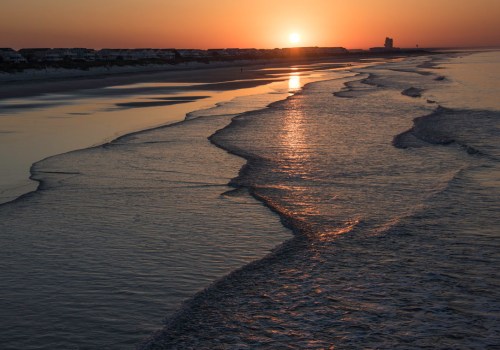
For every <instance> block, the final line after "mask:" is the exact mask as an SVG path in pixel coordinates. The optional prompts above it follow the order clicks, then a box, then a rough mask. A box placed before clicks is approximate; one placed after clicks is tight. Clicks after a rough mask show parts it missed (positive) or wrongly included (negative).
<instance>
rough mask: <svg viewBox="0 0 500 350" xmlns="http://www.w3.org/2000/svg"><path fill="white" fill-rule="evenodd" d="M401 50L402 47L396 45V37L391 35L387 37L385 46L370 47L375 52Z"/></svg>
mask: <svg viewBox="0 0 500 350" xmlns="http://www.w3.org/2000/svg"><path fill="white" fill-rule="evenodd" d="M400 50H401V49H400V48H398V47H394V39H392V38H389V37H387V38H385V43H384V46H383V47H372V48H370V52H375V53H384V52H394V51H400Z"/></svg>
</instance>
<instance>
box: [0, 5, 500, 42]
mask: <svg viewBox="0 0 500 350" xmlns="http://www.w3.org/2000/svg"><path fill="white" fill-rule="evenodd" d="M499 17H500V1H498V0H476V1H470V0H421V1H418V2H406V1H401V0H377V1H373V0H358V1H352V2H351V1H345V0H309V1H307V2H305V1H303V0H287V1H282V0H239V1H233V0H217V1H208V0H183V1H165V0H141V1H137V0H85V1H68V0H23V1H19V0H0V33H1V36H0V47H13V48H23V47H89V48H104V47H110V48H119V47H123V48H127V47H164V48H167V47H175V48H201V49H206V48H217V47H221V48H227V47H240V48H243V47H256V48H275V47H288V46H291V43H290V42H289V40H288V38H289V36H290V34H291V33H298V34H299V35H300V37H301V41H300V46H344V47H347V48H367V47H371V46H380V45H381V44H382V43H383V39H384V38H385V37H386V36H391V37H394V39H395V45H396V46H400V47H415V45H417V44H418V45H419V46H420V47H482V46H500V21H499V20H498V18H499Z"/></svg>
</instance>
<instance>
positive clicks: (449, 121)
mask: <svg viewBox="0 0 500 350" xmlns="http://www.w3.org/2000/svg"><path fill="white" fill-rule="evenodd" d="M499 120H500V112H493V111H489V110H461V109H451V108H445V107H442V106H439V107H438V108H437V109H436V110H435V111H434V112H433V113H431V114H429V115H426V116H422V117H418V118H415V119H414V120H413V127H412V128H411V129H409V130H407V131H405V132H403V133H401V134H399V135H396V136H395V137H394V139H393V141H392V143H393V145H394V146H395V147H397V148H402V149H405V148H415V147H423V146H428V145H443V146H444V145H451V144H456V145H458V146H459V147H460V148H461V149H463V150H465V151H466V152H467V153H468V154H471V155H479V156H484V157H489V158H492V159H499V158H498V155H499V150H498V145H495V137H498V129H497V128H496V127H495V124H496V123H497V122H498V121H499Z"/></svg>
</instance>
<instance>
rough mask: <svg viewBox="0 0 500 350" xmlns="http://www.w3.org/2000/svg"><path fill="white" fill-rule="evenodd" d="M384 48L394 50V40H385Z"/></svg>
mask: <svg viewBox="0 0 500 350" xmlns="http://www.w3.org/2000/svg"><path fill="white" fill-rule="evenodd" d="M384 47H385V48H386V49H388V50H392V49H393V48H394V40H393V39H392V38H389V37H387V38H385V44H384Z"/></svg>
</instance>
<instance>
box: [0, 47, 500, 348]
mask: <svg viewBox="0 0 500 350" xmlns="http://www.w3.org/2000/svg"><path fill="white" fill-rule="evenodd" d="M499 58H500V53H499V52H494V51H493V52H479V53H462V54H456V53H444V54H440V55H431V56H420V57H409V58H406V59H400V60H391V61H380V62H372V63H371V64H367V65H365V66H353V67H348V68H345V69H333V70H326V71H325V70H323V71H322V72H321V74H318V75H315V74H309V75H303V74H301V73H300V72H297V73H294V72H291V73H290V76H289V79H288V81H285V82H276V83H273V84H274V85H272V86H271V87H270V88H269V89H268V90H267V91H265V92H260V93H258V94H255V95H248V96H240V97H237V98H234V99H232V100H230V101H228V102H226V103H219V104H217V105H216V106H215V107H212V108H208V109H202V110H198V111H194V112H192V113H189V115H188V117H187V118H186V121H184V122H180V123H177V124H173V125H170V126H166V127H160V128H155V129H151V130H148V131H145V132H139V133H134V134H129V135H126V136H123V137H121V138H118V139H116V140H114V141H112V142H110V143H107V144H104V145H103V146H96V147H93V148H87V149H82V150H78V151H74V152H69V153H65V154H62V155H58V156H54V157H50V158H47V159H45V160H43V161H40V162H38V163H35V164H34V166H33V167H32V170H31V172H32V177H33V178H34V179H35V180H37V181H39V182H40V187H39V189H38V190H37V191H36V192H32V193H30V194H28V195H25V196H23V197H22V198H20V199H18V200H15V201H13V202H10V203H7V204H4V205H2V206H0V218H1V220H0V264H1V265H2V266H1V269H0V271H1V272H0V274H1V280H2V284H1V286H0V295H1V309H2V313H1V315H0V325H1V326H2V335H1V336H0V342H1V344H2V348H3V349H19V348H23V349H123V348H134V347H136V346H138V347H139V348H142V349H162V348H164V349H257V348H258V349H277V348H283V349H329V348H330V349H333V348H338V349H359V348H383V349H385V348H405V349H412V348H413V349H422V348H432V349H449V348H453V349H494V348H496V347H497V346H498V344H500V326H499V322H498V318H499V316H500V302H499V301H500V295H499V294H500V292H499V291H500V288H499V278H498V277H499V276H498V272H497V270H498V268H497V267H498V266H499V263H500V253H499V252H500V250H499V245H500V244H499V243H500V242H499V232H500V230H499V228H500V215H498V213H499V209H500V208H499V207H500V201H499V198H500V186H499V185H500V183H499V179H500V167H499V159H500V153H499V152H500V122H499V121H500V102H499V100H498V99H497V96H498V95H499V94H498V93H499V92H500V91H499V90H500V86H499V84H498V76H499V73H500V63H499V62H500V60H499ZM304 84H305V85H304ZM163 318H165V320H164V324H163V326H162V324H161V320H162V319H163ZM162 327H163V328H162ZM155 331H157V332H156V333H155V334H153V332H155Z"/></svg>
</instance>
